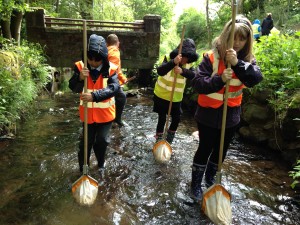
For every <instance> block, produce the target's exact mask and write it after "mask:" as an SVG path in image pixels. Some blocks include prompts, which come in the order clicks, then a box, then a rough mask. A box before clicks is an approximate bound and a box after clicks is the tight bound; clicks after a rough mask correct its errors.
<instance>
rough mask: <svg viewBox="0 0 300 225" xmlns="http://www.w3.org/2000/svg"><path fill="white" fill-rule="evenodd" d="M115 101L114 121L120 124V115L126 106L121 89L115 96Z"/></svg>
mask: <svg viewBox="0 0 300 225" xmlns="http://www.w3.org/2000/svg"><path fill="white" fill-rule="evenodd" d="M115 101H116V118H115V121H116V122H118V123H120V122H121V121H122V113H123V110H124V107H125V104H126V94H125V93H124V91H123V88H121V87H120V89H119V91H118V92H117V94H116V95H115Z"/></svg>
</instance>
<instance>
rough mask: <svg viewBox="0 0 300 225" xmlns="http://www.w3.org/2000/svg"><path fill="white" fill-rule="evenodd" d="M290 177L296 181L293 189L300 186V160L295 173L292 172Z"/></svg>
mask: <svg viewBox="0 0 300 225" xmlns="http://www.w3.org/2000/svg"><path fill="white" fill-rule="evenodd" d="M290 176H291V177H292V178H293V179H294V182H293V183H292V185H291V186H292V188H295V187H296V185H297V184H300V181H299V180H300V160H298V161H297V165H296V166H295V167H294V171H291V172H290Z"/></svg>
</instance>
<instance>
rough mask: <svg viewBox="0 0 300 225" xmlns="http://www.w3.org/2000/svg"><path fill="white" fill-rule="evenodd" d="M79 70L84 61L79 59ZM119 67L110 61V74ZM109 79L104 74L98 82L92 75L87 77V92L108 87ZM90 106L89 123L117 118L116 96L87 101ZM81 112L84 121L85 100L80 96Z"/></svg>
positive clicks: (77, 64) (104, 121)
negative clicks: (94, 80)
mask: <svg viewBox="0 0 300 225" xmlns="http://www.w3.org/2000/svg"><path fill="white" fill-rule="evenodd" d="M75 64H76V66H77V68H78V69H79V71H81V70H82V69H83V66H84V65H83V62H82V61H79V62H77V63H75ZM117 68H118V67H117V66H116V65H115V64H113V63H110V70H109V74H110V76H111V75H112V74H114V72H115V71H116V69H117ZM107 80H108V78H103V77H102V76H99V78H98V79H97V80H96V83H94V82H93V80H92V79H91V76H88V78H87V88H88V89H87V92H88V93H91V92H94V91H97V90H99V89H103V88H105V87H107ZM87 108H88V124H91V123H106V122H110V121H112V120H114V119H115V99H114V97H112V98H109V99H106V100H104V101H101V102H88V103H87ZM79 113H80V119H81V121H84V106H83V101H82V99H81V97H80V105H79Z"/></svg>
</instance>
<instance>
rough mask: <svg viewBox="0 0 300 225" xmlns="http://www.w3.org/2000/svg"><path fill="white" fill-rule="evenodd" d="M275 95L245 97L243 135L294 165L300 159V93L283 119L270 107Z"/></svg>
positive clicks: (257, 93)
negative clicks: (270, 100)
mask: <svg viewBox="0 0 300 225" xmlns="http://www.w3.org/2000/svg"><path fill="white" fill-rule="evenodd" d="M271 93H272V91H271V90H270V91H268V90H264V91H258V92H256V93H255V94H253V95H251V96H250V97H249V96H248V97H247V93H244V98H243V105H242V115H241V119H242V126H241V128H240V129H239V133H240V135H241V136H242V137H243V138H245V139H248V140H250V141H252V142H254V143H257V144H262V145H265V146H267V147H268V148H270V149H272V150H274V151H279V152H280V153H281V155H282V157H283V159H285V160H286V161H289V162H290V163H291V164H293V163H295V160H296V159H297V158H298V159H299V158H300V108H299V105H300V92H299V93H296V94H295V95H294V96H293V101H292V102H291V103H290V105H289V107H288V109H287V110H286V113H285V115H283V118H280V117H279V115H278V113H276V112H275V111H274V110H273V109H272V108H271V107H270V105H269V104H268V101H267V99H270V95H271Z"/></svg>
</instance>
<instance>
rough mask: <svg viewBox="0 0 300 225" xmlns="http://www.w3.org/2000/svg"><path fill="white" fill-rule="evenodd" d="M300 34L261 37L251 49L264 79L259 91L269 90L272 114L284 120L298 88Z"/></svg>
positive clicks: (258, 86)
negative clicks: (270, 91)
mask: <svg viewBox="0 0 300 225" xmlns="http://www.w3.org/2000/svg"><path fill="white" fill-rule="evenodd" d="M299 36H300V32H298V33H296V34H295V35H293V36H288V35H283V34H279V35H270V36H262V37H261V38H260V40H261V42H260V43H257V44H256V45H255V46H254V50H255V57H256V60H257V63H258V65H259V66H260V68H261V71H262V73H263V75H264V80H263V81H262V82H261V83H260V84H259V85H257V86H256V88H258V89H269V90H272V92H273V95H272V97H271V98H270V99H268V101H269V103H270V105H271V106H272V107H273V108H274V110H275V112H276V113H277V115H278V116H279V117H278V118H283V115H284V114H285V112H286V109H287V107H288V105H289V103H290V102H291V98H292V96H293V94H294V93H295V92H297V91H299V89H300V39H299Z"/></svg>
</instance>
